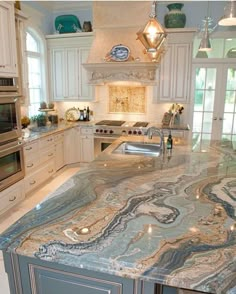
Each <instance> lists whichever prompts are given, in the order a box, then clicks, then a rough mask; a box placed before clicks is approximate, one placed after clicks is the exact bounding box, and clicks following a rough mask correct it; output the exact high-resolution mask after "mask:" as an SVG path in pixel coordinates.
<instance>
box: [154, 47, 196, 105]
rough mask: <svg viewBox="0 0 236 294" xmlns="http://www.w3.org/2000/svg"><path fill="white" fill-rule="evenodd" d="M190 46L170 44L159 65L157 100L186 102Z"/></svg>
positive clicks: (188, 84)
mask: <svg viewBox="0 0 236 294" xmlns="http://www.w3.org/2000/svg"><path fill="white" fill-rule="evenodd" d="M190 50H191V46H190V44H188V43H186V44H170V45H169V46H168V48H167V52H166V53H165V55H164V57H163V59H162V60H161V65H160V90H159V98H160V100H161V101H166V102H187V100H188V98H189V89H190V66H191V59H190Z"/></svg>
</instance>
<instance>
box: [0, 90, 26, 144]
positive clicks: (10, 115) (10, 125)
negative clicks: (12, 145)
mask: <svg viewBox="0 0 236 294" xmlns="http://www.w3.org/2000/svg"><path fill="white" fill-rule="evenodd" d="M20 136H21V119H20V102H19V97H17V96H12V95H4V96H2V95H0V145H2V144H5V143H7V142H9V141H13V140H17V138H19V137H20Z"/></svg>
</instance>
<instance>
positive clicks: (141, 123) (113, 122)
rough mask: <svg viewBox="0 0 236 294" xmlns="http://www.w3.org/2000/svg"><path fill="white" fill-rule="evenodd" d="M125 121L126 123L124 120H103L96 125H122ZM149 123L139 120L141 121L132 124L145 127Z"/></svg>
mask: <svg viewBox="0 0 236 294" xmlns="http://www.w3.org/2000/svg"><path fill="white" fill-rule="evenodd" d="M124 123H125V121H124V120H101V121H99V122H97V123H96V124H95V125H100V126H113V127H120V126H122V125H123V124H124ZM147 125H148V122H145V121H139V122H136V123H134V124H133V125H132V127H135V128H140V127H143V128H145V127H146V126H147Z"/></svg>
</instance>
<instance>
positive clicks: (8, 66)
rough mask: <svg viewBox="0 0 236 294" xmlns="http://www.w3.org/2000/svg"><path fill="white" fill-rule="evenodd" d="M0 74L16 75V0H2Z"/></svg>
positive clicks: (0, 7) (0, 10) (0, 15)
mask: <svg viewBox="0 0 236 294" xmlns="http://www.w3.org/2000/svg"><path fill="white" fill-rule="evenodd" d="M0 40H1V41H0V76H3V77H16V76H17V67H16V31H15V12H14V1H12V2H11V1H9V2H5V1H0Z"/></svg>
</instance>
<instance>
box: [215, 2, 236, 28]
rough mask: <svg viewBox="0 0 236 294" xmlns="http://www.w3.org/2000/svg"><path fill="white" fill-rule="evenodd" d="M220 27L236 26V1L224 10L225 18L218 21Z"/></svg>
mask: <svg viewBox="0 0 236 294" xmlns="http://www.w3.org/2000/svg"><path fill="white" fill-rule="evenodd" d="M218 24H219V25H220V26H236V1H233V0H231V1H230V2H229V3H227V5H226V6H225V8H224V16H222V17H221V19H220V20H219V21H218Z"/></svg>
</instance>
